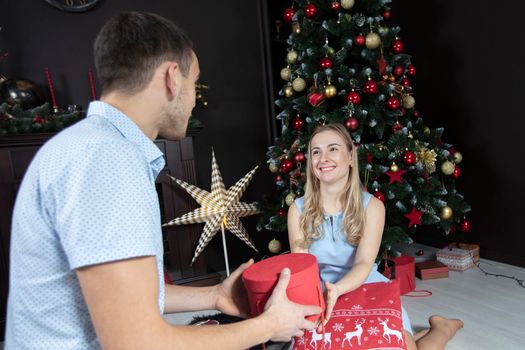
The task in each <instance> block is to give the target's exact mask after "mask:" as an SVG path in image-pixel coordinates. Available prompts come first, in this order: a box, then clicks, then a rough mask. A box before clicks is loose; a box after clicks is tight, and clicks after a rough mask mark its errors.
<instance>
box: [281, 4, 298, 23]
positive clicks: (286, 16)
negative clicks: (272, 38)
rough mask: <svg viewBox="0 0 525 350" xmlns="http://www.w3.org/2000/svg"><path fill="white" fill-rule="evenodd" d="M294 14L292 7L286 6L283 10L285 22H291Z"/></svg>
mask: <svg viewBox="0 0 525 350" xmlns="http://www.w3.org/2000/svg"><path fill="white" fill-rule="evenodd" d="M294 15H295V10H294V9H293V8H291V7H290V8H287V9H286V10H284V14H283V19H284V20H285V21H286V22H291V21H292V20H293V16H294Z"/></svg>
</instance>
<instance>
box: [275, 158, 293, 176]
mask: <svg viewBox="0 0 525 350" xmlns="http://www.w3.org/2000/svg"><path fill="white" fill-rule="evenodd" d="M293 167H294V163H293V162H292V161H291V160H290V159H284V160H283V161H282V162H281V165H280V166H279V171H280V172H281V173H283V174H286V173H289V172H290V171H291V170H292V169H293Z"/></svg>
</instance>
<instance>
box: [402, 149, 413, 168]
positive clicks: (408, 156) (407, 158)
mask: <svg viewBox="0 0 525 350" xmlns="http://www.w3.org/2000/svg"><path fill="white" fill-rule="evenodd" d="M403 162H405V164H407V165H412V164H414V163H415V162H416V154H415V153H414V152H412V151H408V150H407V151H405V152H403Z"/></svg>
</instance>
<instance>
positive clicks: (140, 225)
mask: <svg viewBox="0 0 525 350" xmlns="http://www.w3.org/2000/svg"><path fill="white" fill-rule="evenodd" d="M94 54H95V65H96V69H97V73H98V77H99V81H100V84H101V85H102V96H101V99H100V101H96V102H93V103H91V104H90V106H89V109H88V116H87V118H86V119H85V120H83V121H81V122H79V123H77V124H76V125H74V126H72V127H70V128H68V129H67V130H64V131H63V132H61V133H60V134H58V135H57V136H55V137H54V138H53V139H51V140H50V141H48V142H47V143H46V144H45V145H44V146H43V147H42V148H41V150H40V151H39V152H38V154H37V155H36V156H35V158H34V160H33V161H32V163H31V165H30V167H29V169H28V171H27V173H26V175H25V178H24V180H23V183H22V185H21V188H20V191H19V193H18V197H17V200H16V204H15V209H14V214H13V228H12V231H13V232H12V240H11V271H10V279H11V289H10V293H9V301H8V316H7V330H6V349H16V350H21V349H75V350H78V349H98V348H104V349H126V350H128V349H246V348H248V347H250V346H252V345H255V344H258V343H262V342H265V341H267V340H269V339H272V340H276V341H283V340H288V339H290V337H291V336H293V335H301V334H302V332H303V331H302V330H303V329H312V328H313V327H314V324H313V323H311V322H308V321H306V320H305V318H304V317H305V316H306V315H310V314H316V313H319V312H320V310H319V309H318V308H317V307H313V306H311V307H306V306H300V305H297V304H294V303H292V302H290V301H289V300H288V299H287V298H286V293H285V292H286V286H287V284H288V281H289V277H290V273H289V270H287V269H285V270H283V272H282V273H281V276H280V279H279V282H278V284H277V286H276V288H275V290H274V293H273V294H272V296H271V298H270V299H269V301H268V303H267V304H266V308H265V312H264V313H263V314H262V315H260V316H259V317H257V318H254V319H250V320H246V321H243V322H239V323H235V324H229V325H222V326H213V327H212V326H199V327H196V326H193V327H189V326H172V325H169V324H168V323H166V322H165V321H164V319H163V318H162V312H166V313H171V312H177V311H190V310H204V309H218V310H220V311H222V312H225V313H228V314H231V315H243V314H244V313H245V312H246V297H245V295H243V293H242V291H243V288H242V285H241V281H240V275H241V273H242V271H244V270H245V269H246V268H247V267H249V266H250V265H251V264H252V263H253V261H249V262H247V263H245V264H243V265H242V266H241V267H240V268H238V269H237V270H236V271H235V272H234V273H232V275H231V276H230V277H229V278H227V279H225V280H224V282H223V283H221V284H219V285H216V286H213V287H203V288H192V287H183V286H171V285H170V286H164V282H163V276H162V271H163V263H162V253H163V247H162V238H161V236H162V234H161V229H160V227H161V222H160V213H159V203H158V197H157V193H156V191H155V178H156V177H157V175H158V174H159V172H160V171H161V169H162V168H163V166H164V160H163V157H162V153H161V152H160V151H159V149H158V148H157V147H156V146H155V144H154V143H153V141H152V140H154V139H155V138H156V137H157V136H159V135H160V136H162V137H165V138H168V139H180V138H182V137H184V135H185V131H186V127H187V123H188V119H189V116H190V113H191V110H192V109H193V107H194V105H195V82H196V81H197V79H198V77H199V64H198V60H197V57H196V55H195V53H194V52H193V49H192V45H191V42H190V41H189V39H188V38H187V37H186V35H185V34H184V33H183V32H182V31H181V30H180V29H179V28H178V27H176V26H175V25H174V24H173V23H172V22H170V21H168V20H166V19H164V18H162V17H160V16H157V15H153V14H148V13H140V12H131V13H123V14H119V15H116V16H115V17H113V18H111V19H110V20H109V21H108V22H107V23H106V24H105V25H104V27H103V28H102V30H101V31H100V33H99V35H98V37H97V39H96V41H95V47H94Z"/></svg>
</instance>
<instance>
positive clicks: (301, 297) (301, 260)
mask: <svg viewBox="0 0 525 350" xmlns="http://www.w3.org/2000/svg"><path fill="white" fill-rule="evenodd" d="M285 267H288V268H289V269H290V271H291V275H290V282H289V283H288V288H287V289H286V295H287V296H288V299H290V300H291V301H293V302H295V303H298V304H302V305H318V306H320V307H321V309H322V312H321V313H320V314H318V315H311V316H308V317H307V319H308V320H310V321H316V320H317V319H318V318H319V317H320V316H321V315H322V313H323V312H324V310H325V304H324V297H323V292H322V290H321V280H320V279H319V268H318V267H317V259H316V258H315V256H313V255H311V254H305V253H291V254H283V255H277V256H274V257H271V258H268V259H265V260H261V261H259V262H257V263H256V264H253V265H252V266H250V267H249V268H248V269H246V271H244V272H243V275H242V278H243V281H244V286H245V287H246V291H247V294H248V301H249V302H250V316H252V317H255V316H257V315H259V314H261V313H262V312H263V310H264V306H265V305H266V302H267V301H268V298H269V297H270V295H271V294H272V291H273V288H274V287H275V285H276V284H277V281H278V279H279V274H280V273H281V271H282V270H283V269H284V268H285Z"/></svg>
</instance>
